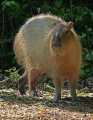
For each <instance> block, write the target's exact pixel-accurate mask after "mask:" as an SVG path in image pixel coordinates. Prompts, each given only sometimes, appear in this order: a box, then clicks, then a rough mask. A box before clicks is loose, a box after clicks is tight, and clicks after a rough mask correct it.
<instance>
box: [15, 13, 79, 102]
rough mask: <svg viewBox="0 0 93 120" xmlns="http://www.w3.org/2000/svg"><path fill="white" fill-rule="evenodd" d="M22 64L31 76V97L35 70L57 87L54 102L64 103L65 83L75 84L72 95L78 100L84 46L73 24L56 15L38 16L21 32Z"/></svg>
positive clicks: (18, 42)
mask: <svg viewBox="0 0 93 120" xmlns="http://www.w3.org/2000/svg"><path fill="white" fill-rule="evenodd" d="M14 51H15V55H16V58H17V61H18V63H19V64H21V65H22V66H23V67H24V68H25V70H26V72H27V76H28V84H29V94H31V89H32V88H31V87H32V85H31V83H32V81H33V74H32V71H33V69H36V70H38V71H40V72H41V73H43V72H44V73H47V75H48V76H50V77H51V78H52V79H53V83H54V85H55V96H54V101H55V102H58V101H59V100H60V99H61V83H62V82H63V80H64V79H67V80H69V81H70V83H71V95H72V97H73V98H75V97H76V81H77V80H78V79H79V71H80V64H81V45H80V41H79V37H78V35H77V34H76V32H75V30H74V28H73V22H71V21H70V22H65V21H64V20H63V19H61V18H59V17H56V16H52V15H38V16H34V17H32V18H30V19H28V20H27V22H26V23H25V24H24V25H23V26H22V27H21V28H20V30H19V32H18V33H17V35H16V38H15V42H14Z"/></svg>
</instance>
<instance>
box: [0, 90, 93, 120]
mask: <svg viewBox="0 0 93 120" xmlns="http://www.w3.org/2000/svg"><path fill="white" fill-rule="evenodd" d="M52 96H53V92H48V91H43V95H42V93H41V97H39V98H37V97H34V98H32V97H29V96H23V97H22V96H17V95H16V91H14V90H13V89H2V90H0V120H93V93H90V92H86V90H80V91H78V97H77V101H74V102H72V100H71V97H70V96H69V90H64V91H63V99H62V101H61V102H60V104H59V105H58V104H54V103H53V102H52Z"/></svg>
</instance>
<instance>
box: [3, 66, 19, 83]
mask: <svg viewBox="0 0 93 120" xmlns="http://www.w3.org/2000/svg"><path fill="white" fill-rule="evenodd" d="M5 74H6V75H7V76H8V77H9V78H10V80H13V81H18V80H19V77H20V75H19V74H18V71H17V70H16V68H15V67H13V68H11V69H8V70H5Z"/></svg>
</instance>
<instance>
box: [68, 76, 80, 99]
mask: <svg viewBox="0 0 93 120" xmlns="http://www.w3.org/2000/svg"><path fill="white" fill-rule="evenodd" d="M77 78H78V77H76V76H74V75H72V76H71V77H70V86H71V96H72V100H76V98H77V95H76V87H77Z"/></svg>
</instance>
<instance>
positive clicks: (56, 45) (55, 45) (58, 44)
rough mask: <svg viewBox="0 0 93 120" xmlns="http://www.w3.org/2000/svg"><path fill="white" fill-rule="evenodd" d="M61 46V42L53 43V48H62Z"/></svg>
mask: <svg viewBox="0 0 93 120" xmlns="http://www.w3.org/2000/svg"><path fill="white" fill-rule="evenodd" d="M61 46H62V45H61V43H52V47H53V48H60V47H61Z"/></svg>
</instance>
